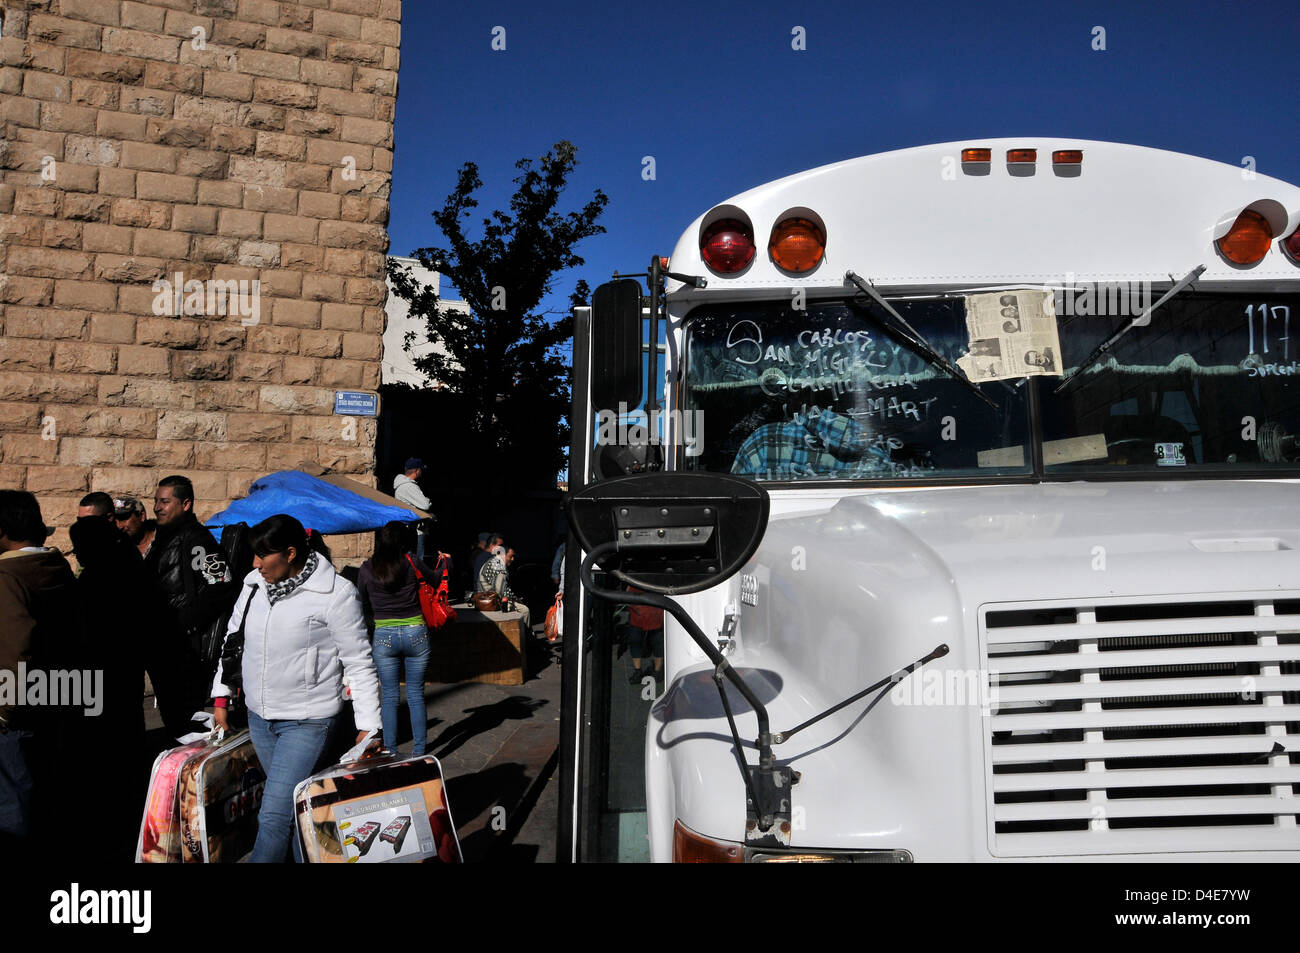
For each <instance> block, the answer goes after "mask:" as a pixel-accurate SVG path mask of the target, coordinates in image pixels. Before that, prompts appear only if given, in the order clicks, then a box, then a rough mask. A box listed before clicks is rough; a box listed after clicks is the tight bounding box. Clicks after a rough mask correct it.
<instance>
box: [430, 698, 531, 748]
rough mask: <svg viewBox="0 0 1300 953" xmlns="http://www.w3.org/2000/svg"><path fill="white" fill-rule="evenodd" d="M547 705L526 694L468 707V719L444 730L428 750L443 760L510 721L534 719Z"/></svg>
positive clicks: (466, 710) (466, 711) (463, 719)
mask: <svg viewBox="0 0 1300 953" xmlns="http://www.w3.org/2000/svg"><path fill="white" fill-rule="evenodd" d="M545 704H546V702H545V701H544V700H542V699H537V698H530V697H528V696H527V695H511V696H510V697H509V698H503V699H502V700H501V701H499V702H494V703H493V704H491V705H477V706H475V707H473V708H466V709H465V713H466V714H467V715H469V717H468V718H462V719H461V720H460V721H458V722H456V723H455V724H454V725H449V726H448V727H447V728H445V729H443V731H442V733H441V734H440V735H438V737H437V738H434V739H433V740H432V741H431V742H429V750H430V751H432V752H433V753H434V756H435V757H437V758H438V760H440V761H441V760H442V759H443V758H445V757H447V756H448V755H449V754H451V753H452V752H453V751H455V750H456V749H457V748H459V747H460V746H461V745H463V744H465V742H467V741H469V740H470V739H471V738H473V737H475V736H476V735H481V734H483V733H484V732H485V731H491V730H492V729H493V728H496V727H497V726H498V725H501V724H503V723H504V722H506V721H509V720H516V721H525V720H527V719H530V718H532V717H533V713H534V712H535V711H537V709H539V708H541V707H542V706H543V705H545Z"/></svg>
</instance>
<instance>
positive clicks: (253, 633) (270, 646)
mask: <svg viewBox="0 0 1300 953" xmlns="http://www.w3.org/2000/svg"><path fill="white" fill-rule="evenodd" d="M250 536H251V542H252V546H253V553H254V555H255V557H256V558H255V559H254V561H253V566H254V569H253V571H252V572H250V573H249V574H248V575H247V576H245V577H244V581H243V591H242V592H241V593H240V596H239V601H237V602H236V603H235V608H234V612H232V613H231V616H230V626H229V628H228V630H227V635H229V633H231V632H234V631H236V630H237V629H238V628H239V626H240V624H241V621H243V625H244V657H243V689H244V694H245V696H246V698H247V701H248V728H249V731H250V733H251V734H252V736H253V747H254V748H256V749H257V758H258V760H259V761H260V762H261V764H262V770H263V771H265V772H266V789H265V792H264V793H263V795H262V807H261V810H260V811H259V813H258V816H257V821H258V828H257V841H256V843H255V844H254V845H253V853H252V856H251V857H250V858H249V861H250V862H252V863H280V862H283V861H285V860H286V859H287V857H288V852H289V844H290V842H291V841H292V843H293V849H294V856H295V858H298V857H299V848H298V840H297V838H295V837H293V818H294V812H293V789H294V787H295V786H296V785H297V784H298V783H299V782H300V781H303V780H304V779H306V778H308V777H310V776H311V775H312V773H313V772H314V771H315V770H316V767H317V765H318V763H319V761H320V759H321V755H322V753H323V752H324V751H325V748H326V745H327V744H328V742H329V739H330V735H331V733H332V732H333V729H334V726H335V722H336V721H337V720H338V714H339V711H340V709H341V708H342V706H343V701H342V694H343V676H344V674H346V675H347V678H348V684H349V685H350V686H351V688H352V706H353V715H354V718H355V721H356V727H357V728H358V729H359V733H358V735H357V740H358V741H360V740H361V738H362V736H364V735H365V733H366V732H368V731H370V730H373V729H377V728H379V727H380V714H379V679H378V676H377V674H376V672H375V665H374V661H373V660H372V659H371V656H370V642H369V640H368V639H367V635H366V624H365V621H364V619H363V618H362V614H361V599H360V597H359V596H358V595H357V590H356V587H355V586H353V585H352V583H350V582H348V581H347V580H346V579H344V578H343V577H342V576H340V575H339V574H338V573H336V572H335V571H334V567H333V566H331V565H330V562H329V560H328V559H326V558H324V557H323V556H322V555H321V554H319V553H317V552H315V551H313V550H312V549H311V548H310V544H309V543H308V539H307V532H306V530H304V529H303V526H302V524H301V523H299V522H298V521H297V520H296V519H294V518H293V517H292V516H285V515H283V514H280V515H276V516H272V517H269V518H268V519H265V520H263V521H262V522H260V523H258V524H257V525H256V526H254V527H253V528H252V531H251V533H250ZM246 612H247V619H246V620H245V613H246ZM222 676H223V673H222V671H221V668H220V666H219V667H218V671H217V677H216V680H215V682H214V683H213V687H212V695H213V699H214V702H215V704H216V705H217V722H218V724H220V725H221V726H222V727H226V726H227V720H226V707H225V705H226V702H227V701H228V699H229V697H230V695H231V694H232V691H231V689H230V688H229V687H228V686H227V685H225V684H224V683H223V681H222Z"/></svg>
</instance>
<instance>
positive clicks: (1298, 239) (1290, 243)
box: [1279, 228, 1300, 265]
mask: <svg viewBox="0 0 1300 953" xmlns="http://www.w3.org/2000/svg"><path fill="white" fill-rule="evenodd" d="M1279 244H1281V246H1282V250H1283V251H1284V252H1286V256H1287V257H1288V258H1290V259H1291V260H1292V261H1293V262H1295V263H1296V264H1297V265H1300V228H1297V229H1296V230H1295V231H1294V232H1292V233H1291V237H1290V238H1288V239H1287V240H1286V241H1284V242H1280V243H1279Z"/></svg>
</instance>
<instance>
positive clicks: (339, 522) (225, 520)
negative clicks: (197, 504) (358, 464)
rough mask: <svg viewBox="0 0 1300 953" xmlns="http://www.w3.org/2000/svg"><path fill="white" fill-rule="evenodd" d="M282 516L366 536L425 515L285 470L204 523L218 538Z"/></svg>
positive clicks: (327, 532)
mask: <svg viewBox="0 0 1300 953" xmlns="http://www.w3.org/2000/svg"><path fill="white" fill-rule="evenodd" d="M276 513H287V514H288V515H289V516H292V517H293V518H294V519H296V520H298V522H300V523H302V525H303V526H304V527H306V528H307V529H314V530H317V531H318V532H320V533H322V534H324V535H326V536H330V535H333V534H336V533H364V532H366V531H367V530H375V529H380V528H381V527H382V526H383V525H384V524H385V523H388V522H390V521H392V520H397V521H399V522H402V523H411V522H414V521H416V520H418V519H420V516H419V514H417V513H414V512H412V511H411V510H408V509H406V508H404V507H401V506H385V505H384V504H383V503H376V502H375V501H373V500H368V499H366V498H365V497H364V496H361V495H360V494H359V493H353V492H352V491H351V490H345V489H343V488H342V487H338V486H333V485H332V484H329V483H326V482H325V481H324V480H321V479H319V478H317V477H314V476H312V475H311V474H309V473H303V472H302V471H301V470H281V471H280V472H279V473H272V474H269V475H268V476H264V477H262V478H261V479H258V480H256V481H254V483H253V485H252V486H251V487H249V489H248V496H246V497H244V499H242V500H235V501H234V502H233V503H231V504H230V506H228V507H227V508H226V509H224V510H222V511H221V512H220V513H217V514H216V515H215V516H212V517H211V518H209V519H207V520H205V521H204V523H205V525H206V526H207V527H208V528H209V529H211V530H212V533H213V535H214V536H216V537H217V538H218V539H220V538H221V527H223V526H229V525H231V524H233V523H247V524H248V525H249V526H252V525H254V524H255V523H260V522H261V521H262V520H264V519H266V518H267V517H268V516H274V515H275V514H276Z"/></svg>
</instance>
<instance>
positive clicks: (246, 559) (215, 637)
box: [183, 523, 253, 671]
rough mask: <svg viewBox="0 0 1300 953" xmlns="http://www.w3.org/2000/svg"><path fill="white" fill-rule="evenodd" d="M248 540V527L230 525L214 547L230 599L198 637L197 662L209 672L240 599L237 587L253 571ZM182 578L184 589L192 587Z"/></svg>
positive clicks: (223, 530)
mask: <svg viewBox="0 0 1300 953" xmlns="http://www.w3.org/2000/svg"><path fill="white" fill-rule="evenodd" d="M251 537H252V530H250V529H249V528H248V524H247V523H231V524H230V525H229V526H224V527H222V529H221V542H220V543H218V544H217V545H218V548H219V549H220V550H221V558H222V559H223V560H224V561H225V564H226V570H227V572H229V573H230V583H229V584H228V585H229V590H230V595H231V596H232V598H231V601H230V608H228V609H227V610H226V611H225V612H223V613H221V615H219V616H217V618H216V619H214V620H213V622H212V624H211V625H209V626H207V627H206V628H205V629H204V630H203V631H202V632H201V633H200V635H199V644H198V651H199V658H200V659H201V661H202V662H203V664H204V665H206V666H208V667H209V671H211V667H212V666H214V665H216V664H217V662H218V661H219V660H220V658H221V647H222V644H223V643H224V642H225V641H226V628H227V626H229V625H230V615H231V613H232V612H233V611H234V608H235V602H236V601H237V600H238V598H239V585H240V583H241V582H243V581H244V577H245V576H247V575H248V574H249V573H250V572H252V571H253V544H252V542H251ZM183 576H184V579H185V582H186V585H187V587H192V586H193V585H194V582H193V578H192V577H191V576H190V574H189V573H183ZM192 594H193V593H192V592H191V595H192Z"/></svg>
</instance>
